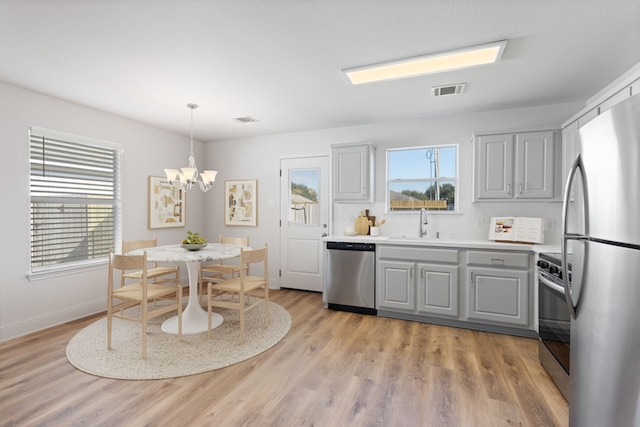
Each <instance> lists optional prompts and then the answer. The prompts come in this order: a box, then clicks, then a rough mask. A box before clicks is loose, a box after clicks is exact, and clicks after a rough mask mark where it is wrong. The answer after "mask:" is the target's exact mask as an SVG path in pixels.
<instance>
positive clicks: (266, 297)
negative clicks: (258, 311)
mask: <svg viewBox="0 0 640 427" xmlns="http://www.w3.org/2000/svg"><path fill="white" fill-rule="evenodd" d="M267 325H269V287H268V286H265V288H264V326H265V327H267Z"/></svg>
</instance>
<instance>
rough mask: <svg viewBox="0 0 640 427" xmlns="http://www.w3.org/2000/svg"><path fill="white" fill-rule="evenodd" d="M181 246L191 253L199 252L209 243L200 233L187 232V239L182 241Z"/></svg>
mask: <svg viewBox="0 0 640 427" xmlns="http://www.w3.org/2000/svg"><path fill="white" fill-rule="evenodd" d="M181 246H182V247H183V248H185V249H187V250H190V251H197V250H199V249H202V248H204V247H205V246H207V241H206V240H205V238H204V237H202V236H201V235H199V234H198V233H193V232H191V231H187V237H186V238H185V239H182V245H181Z"/></svg>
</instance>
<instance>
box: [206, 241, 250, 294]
mask: <svg viewBox="0 0 640 427" xmlns="http://www.w3.org/2000/svg"><path fill="white" fill-rule="evenodd" d="M218 242H219V243H224V244H228V245H236V246H249V237H231V236H223V235H222V234H221V235H220V237H219V238H218ZM245 268H246V266H245ZM241 269H242V263H240V264H224V263H223V262H222V260H217V261H215V262H214V263H213V264H208V265H200V280H199V294H200V295H204V291H205V288H204V287H205V286H206V285H207V283H209V282H214V283H216V282H220V281H222V280H225V279H231V278H233V277H236V276H239V275H240V270H241Z"/></svg>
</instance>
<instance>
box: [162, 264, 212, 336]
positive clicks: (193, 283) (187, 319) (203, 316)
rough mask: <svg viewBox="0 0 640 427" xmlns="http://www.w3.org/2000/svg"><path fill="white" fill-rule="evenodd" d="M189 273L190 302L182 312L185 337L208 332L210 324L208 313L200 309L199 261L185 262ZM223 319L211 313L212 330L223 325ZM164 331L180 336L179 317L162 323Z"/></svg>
mask: <svg viewBox="0 0 640 427" xmlns="http://www.w3.org/2000/svg"><path fill="white" fill-rule="evenodd" d="M185 264H186V265H187V272H188V273H189V301H188V302H187V306H186V307H185V309H184V310H182V333H183V334H184V335H191V334H199V333H200V332H207V330H208V329H209V322H208V319H207V312H206V311H204V310H203V309H202V307H200V302H199V301H198V273H199V266H200V263H199V262H197V261H195V262H194V261H188V262H185ZM223 320H224V319H223V318H222V316H221V315H219V314H218V313H211V328H212V329H213V328H217V327H218V326H220V325H222V322H223ZM162 331H163V332H166V333H168V334H175V335H177V334H178V316H173V317H170V318H169V319H167V320H165V321H164V322H162Z"/></svg>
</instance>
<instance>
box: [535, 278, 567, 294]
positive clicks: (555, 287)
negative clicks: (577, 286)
mask: <svg viewBox="0 0 640 427" xmlns="http://www.w3.org/2000/svg"><path fill="white" fill-rule="evenodd" d="M538 280H539V281H540V282H541V283H542V284H543V285H545V286H547V287H548V288H551V289H553V290H554V291H556V292H558V293H559V294H560V295H564V286H561V285H558V284H556V283H553V282H552V281H551V280H549V279H547V278H546V277H544V276H543V275H542V274H540V273H538Z"/></svg>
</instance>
